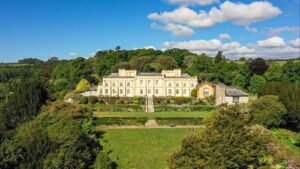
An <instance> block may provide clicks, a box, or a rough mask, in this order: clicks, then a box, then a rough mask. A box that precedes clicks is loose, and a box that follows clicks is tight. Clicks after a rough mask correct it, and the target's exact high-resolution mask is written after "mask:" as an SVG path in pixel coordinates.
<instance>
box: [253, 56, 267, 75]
mask: <svg viewBox="0 0 300 169" xmlns="http://www.w3.org/2000/svg"><path fill="white" fill-rule="evenodd" d="M268 68H269V66H268V65H267V63H266V62H265V60H264V59H262V58H256V59H254V60H253V61H252V62H251V63H250V65H249V69H250V72H251V74H252V75H253V74H257V75H263V74H264V73H265V71H266V70H268Z"/></svg>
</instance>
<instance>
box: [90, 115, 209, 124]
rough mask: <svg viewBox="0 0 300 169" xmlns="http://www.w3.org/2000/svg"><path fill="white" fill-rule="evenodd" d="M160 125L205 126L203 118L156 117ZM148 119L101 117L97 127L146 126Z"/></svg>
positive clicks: (97, 119) (97, 120)
mask: <svg viewBox="0 0 300 169" xmlns="http://www.w3.org/2000/svg"><path fill="white" fill-rule="evenodd" d="M155 120H156V122H157V123H158V124H159V125H168V126H170V125H203V123H204V122H203V117H156V118H155ZM147 121H148V118H147V117H101V118H96V119H95V124H96V125H116V126H121V125H145V123H146V122H147Z"/></svg>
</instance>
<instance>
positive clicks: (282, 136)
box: [273, 129, 300, 156]
mask: <svg viewBox="0 0 300 169" xmlns="http://www.w3.org/2000/svg"><path fill="white" fill-rule="evenodd" d="M273 133H274V135H275V137H276V140H278V141H279V142H280V143H281V144H283V145H285V146H286V148H287V149H289V150H290V151H292V152H294V153H295V154H296V155H298V156H300V148H299V147H297V146H296V145H295V143H296V140H297V137H300V133H295V132H292V131H290V130H286V129H274V130H273Z"/></svg>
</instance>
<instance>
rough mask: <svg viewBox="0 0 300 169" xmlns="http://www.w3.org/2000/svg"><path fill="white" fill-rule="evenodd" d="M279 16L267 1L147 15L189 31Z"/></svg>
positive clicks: (246, 23) (223, 4)
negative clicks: (208, 9) (184, 27)
mask: <svg viewBox="0 0 300 169" xmlns="http://www.w3.org/2000/svg"><path fill="white" fill-rule="evenodd" d="M279 14H281V10H280V9H279V8H277V7H275V6H273V5H272V4H271V3H270V2H267V1H256V2H252V3H250V4H244V3H234V2H230V1H225V2H224V3H222V4H221V5H220V6H219V8H216V7H213V8H211V9H210V11H208V12H206V11H199V12H197V11H194V10H193V9H191V8H188V7H186V6H181V7H179V8H177V9H175V10H173V11H164V12H160V13H151V14H149V15H148V18H149V19H150V20H153V21H159V22H161V23H163V24H166V25H167V24H170V23H172V24H180V25H181V26H186V27H190V28H191V29H192V28H195V29H201V28H208V27H212V26H214V25H216V24H218V23H223V22H232V23H234V24H238V25H249V24H251V23H254V22H259V21H264V20H267V19H270V18H272V17H275V16H277V15H279ZM170 31H172V30H170Z"/></svg>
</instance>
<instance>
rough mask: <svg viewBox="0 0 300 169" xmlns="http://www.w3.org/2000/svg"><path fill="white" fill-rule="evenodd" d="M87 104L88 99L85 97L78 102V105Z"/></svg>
mask: <svg viewBox="0 0 300 169" xmlns="http://www.w3.org/2000/svg"><path fill="white" fill-rule="evenodd" d="M87 103H88V98H86V97H81V98H80V100H79V104H87Z"/></svg>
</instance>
